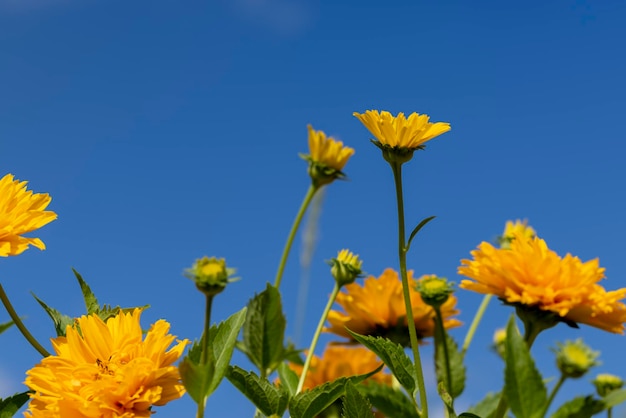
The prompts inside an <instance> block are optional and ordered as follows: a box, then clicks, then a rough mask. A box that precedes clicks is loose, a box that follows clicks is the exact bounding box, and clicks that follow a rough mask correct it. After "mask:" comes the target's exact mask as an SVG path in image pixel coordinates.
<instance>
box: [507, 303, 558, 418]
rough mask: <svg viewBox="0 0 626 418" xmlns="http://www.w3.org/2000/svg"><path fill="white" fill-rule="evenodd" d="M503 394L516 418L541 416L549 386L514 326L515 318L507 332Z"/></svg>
mask: <svg viewBox="0 0 626 418" xmlns="http://www.w3.org/2000/svg"><path fill="white" fill-rule="evenodd" d="M505 344H506V345H505V346H506V350H505V360H506V363H505V368H504V393H505V396H506V399H507V401H508V403H509V407H510V408H511V411H512V412H513V414H514V415H515V416H516V417H517V418H536V417H541V416H542V412H543V409H544V407H545V405H546V402H547V394H546V387H545V386H544V384H543V381H542V379H541V374H539V371H538V370H537V367H536V366H535V362H534V361H533V359H532V357H531V355H530V350H529V349H528V346H527V345H526V342H525V341H524V339H523V338H522V336H521V335H520V334H519V332H518V330H517V326H516V325H515V316H514V315H511V319H510V320H509V323H508V325H507V329H506V340H505Z"/></svg>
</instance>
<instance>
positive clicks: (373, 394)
mask: <svg viewBox="0 0 626 418" xmlns="http://www.w3.org/2000/svg"><path fill="white" fill-rule="evenodd" d="M357 388H358V390H359V392H361V393H362V394H363V395H365V396H367V399H369V401H370V402H371V403H372V405H373V406H374V408H376V409H377V410H378V411H380V412H382V413H383V414H385V416H388V417H403V418H419V414H418V413H417V410H416V405H415V404H414V403H413V402H412V401H411V399H409V398H408V397H407V396H406V395H405V393H404V392H402V391H401V390H398V389H394V388H393V387H391V386H389V385H386V384H383V383H378V382H376V381H372V380H370V381H368V382H366V383H365V384H362V385H358V386H357Z"/></svg>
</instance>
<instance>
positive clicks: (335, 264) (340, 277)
mask: <svg viewBox="0 0 626 418" xmlns="http://www.w3.org/2000/svg"><path fill="white" fill-rule="evenodd" d="M329 264H330V265H331V266H332V267H331V269H330V273H331V274H332V275H333V278H334V279H335V281H336V282H337V284H338V285H339V286H345V285H347V284H350V283H352V282H354V281H355V280H356V278H357V277H359V276H360V275H361V273H362V271H361V266H362V265H363V261H361V260H360V259H359V256H358V255H355V254H352V253H351V252H350V251H349V250H341V251H339V254H337V258H333V259H332V260H330V262H329Z"/></svg>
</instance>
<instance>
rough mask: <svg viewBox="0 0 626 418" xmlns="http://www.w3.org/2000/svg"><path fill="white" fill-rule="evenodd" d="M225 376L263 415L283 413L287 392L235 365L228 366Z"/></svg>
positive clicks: (287, 401) (287, 396)
mask: <svg viewBox="0 0 626 418" xmlns="http://www.w3.org/2000/svg"><path fill="white" fill-rule="evenodd" d="M226 378H227V379H228V380H229V381H230V383H232V384H233V386H235V387H236V388H237V389H239V391H240V392H241V393H243V394H244V395H245V396H246V398H248V399H250V401H252V403H253V404H254V406H256V407H257V408H258V409H259V410H260V411H261V412H262V413H263V414H264V415H266V416H270V415H278V416H282V415H283V414H284V413H285V410H286V409H287V404H288V403H289V394H288V393H287V392H285V391H282V390H280V389H279V388H277V387H276V386H274V385H272V384H271V383H270V382H269V381H268V380H267V379H261V378H260V377H259V376H258V375H257V374H256V373H254V372H247V371H245V370H243V369H242V368H240V367H237V366H230V367H229V368H228V373H227V375H226Z"/></svg>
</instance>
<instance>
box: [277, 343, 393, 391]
mask: <svg viewBox="0 0 626 418" xmlns="http://www.w3.org/2000/svg"><path fill="white" fill-rule="evenodd" d="M382 364H383V363H382V361H380V360H379V359H378V357H376V354H374V353H373V352H371V351H370V350H368V349H367V348H365V347H345V346H339V345H330V346H327V347H326V349H325V350H324V354H322V357H321V358H320V357H318V356H313V358H312V359H311V366H310V368H309V372H308V373H307V375H306V377H305V380H304V386H303V388H304V389H312V388H314V387H316V386H320V385H323V384H324V383H327V382H332V381H333V380H336V379H339V378H340V377H349V376H355V375H359V374H366V373H370V372H372V371H374V370H376V368H377V367H379V366H380V365H382ZM289 367H290V368H291V369H292V370H293V371H295V372H296V374H297V375H298V376H300V374H301V373H302V366H300V365H298V364H290V365H289ZM367 380H374V381H376V382H379V383H383V384H388V385H391V375H390V374H388V373H383V372H382V371H380V372H378V373H376V374H374V375H373V376H370V377H369V378H368V379H367ZM367 380H366V382H367Z"/></svg>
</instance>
